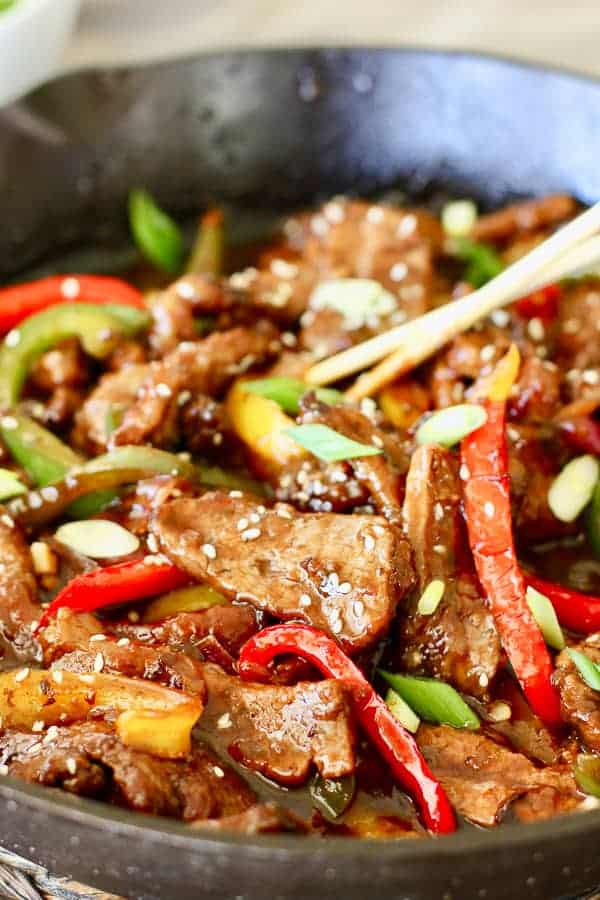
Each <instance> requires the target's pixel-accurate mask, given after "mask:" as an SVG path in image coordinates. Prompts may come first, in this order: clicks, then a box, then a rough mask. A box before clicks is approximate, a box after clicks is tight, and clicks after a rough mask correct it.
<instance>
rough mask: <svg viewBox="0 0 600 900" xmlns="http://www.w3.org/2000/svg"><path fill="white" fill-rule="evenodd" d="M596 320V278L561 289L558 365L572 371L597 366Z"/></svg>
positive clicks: (599, 302)
mask: <svg viewBox="0 0 600 900" xmlns="http://www.w3.org/2000/svg"><path fill="white" fill-rule="evenodd" d="M599 321H600V279H598V278H586V279H584V280H582V281H576V282H575V283H574V284H572V285H571V286H568V287H565V288H564V289H563V292H562V295H561V299H560V301H559V305H558V336H557V346H556V361H557V362H558V363H559V365H560V366H562V367H563V368H564V369H569V370H575V372H577V371H585V370H587V369H596V368H597V367H598V366H600V342H599V341H598V322H599ZM596 387H597V385H596Z"/></svg>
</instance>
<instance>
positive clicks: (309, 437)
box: [284, 425, 383, 462]
mask: <svg viewBox="0 0 600 900" xmlns="http://www.w3.org/2000/svg"><path fill="white" fill-rule="evenodd" d="M284 434H287V435H289V436H290V437H291V438H292V439H293V440H294V441H296V443H297V444H300V445H301V446H302V447H304V448H305V449H306V450H309V451H310V452H311V453H313V454H314V455H315V456H317V457H318V458H319V459H323V460H325V462H339V461H340V460H344V459H355V458H357V457H360V456H377V455H379V454H380V453H382V452H383V451H382V450H381V448H380V447H373V446H372V445H371V444H359V443H358V441H353V440H352V439H351V438H347V437H346V436H345V435H343V434H340V433H339V432H338V431H334V430H333V428H329V427H328V426H327V425H295V426H294V428H286V430H285V432H284Z"/></svg>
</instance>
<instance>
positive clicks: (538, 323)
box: [527, 316, 546, 341]
mask: <svg viewBox="0 0 600 900" xmlns="http://www.w3.org/2000/svg"><path fill="white" fill-rule="evenodd" d="M527 333H528V334H529V337H530V338H531V339H532V340H534V341H543V340H544V337H545V336H546V329H545V328H544V323H543V322H542V320H541V319H540V318H538V317H537V316H535V317H534V318H533V319H530V320H529V323H528V325H527Z"/></svg>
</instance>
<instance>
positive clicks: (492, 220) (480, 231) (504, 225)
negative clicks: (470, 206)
mask: <svg viewBox="0 0 600 900" xmlns="http://www.w3.org/2000/svg"><path fill="white" fill-rule="evenodd" d="M576 212H577V202H576V201H575V200H574V199H573V197H569V196H567V195H566V194H552V195H551V196H549V197H543V198H542V199H541V200H526V201H524V202H523V203H514V204H513V205H512V206H506V207H505V208H504V209H500V210H498V212H493V213H489V214H488V215H485V216H480V217H479V219H478V220H477V222H476V224H475V227H474V228H473V231H472V234H471V237H473V239H474V240H476V241H504V240H506V239H507V238H511V237H513V236H514V235H515V234H516V233H518V232H519V231H537V229H539V228H545V227H546V226H547V225H556V224H558V223H559V222H562V221H564V220H565V219H569V218H570V217H571V216H574V215H575V213H576Z"/></svg>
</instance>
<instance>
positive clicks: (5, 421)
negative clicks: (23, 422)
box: [1, 416, 19, 431]
mask: <svg viewBox="0 0 600 900" xmlns="http://www.w3.org/2000/svg"><path fill="white" fill-rule="evenodd" d="M1 424H2V427H3V428H6V429H8V431H14V429H15V428H18V427H19V423H18V422H17V420H16V419H15V417H14V416H2V423H1Z"/></svg>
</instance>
